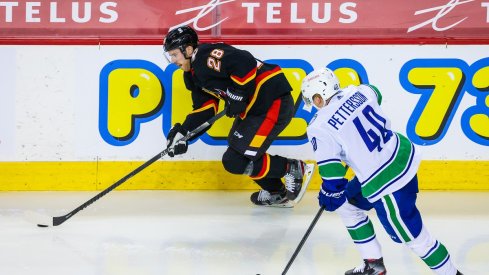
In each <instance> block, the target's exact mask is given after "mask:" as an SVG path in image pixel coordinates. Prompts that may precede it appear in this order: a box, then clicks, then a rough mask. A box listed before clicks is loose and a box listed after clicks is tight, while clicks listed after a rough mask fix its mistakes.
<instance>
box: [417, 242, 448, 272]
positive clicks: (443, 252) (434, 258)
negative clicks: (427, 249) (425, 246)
mask: <svg viewBox="0 0 489 275" xmlns="http://www.w3.org/2000/svg"><path fill="white" fill-rule="evenodd" d="M438 244H439V246H438V247H437V248H436V249H435V251H433V252H432V253H431V254H429V255H427V256H426V257H424V258H422V260H423V261H424V262H425V263H426V264H427V265H428V266H429V267H431V268H434V267H437V266H439V265H440V264H441V263H443V262H444V261H445V259H446V258H447V257H448V256H449V255H448V250H447V248H446V247H445V246H444V245H443V244H442V243H440V242H438Z"/></svg>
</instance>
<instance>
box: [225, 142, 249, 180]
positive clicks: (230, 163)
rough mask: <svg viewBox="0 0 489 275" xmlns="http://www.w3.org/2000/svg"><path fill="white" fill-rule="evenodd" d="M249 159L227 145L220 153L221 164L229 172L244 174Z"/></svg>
mask: <svg viewBox="0 0 489 275" xmlns="http://www.w3.org/2000/svg"><path fill="white" fill-rule="evenodd" d="M249 162H250V160H249V159H248V158H247V157H245V156H243V155H241V154H240V153H238V152H236V151H235V150H234V149H232V148H231V147H229V148H228V149H227V150H226V152H224V155H222V165H223V166H224V169H226V171H228V172H229V173H231V174H238V175H242V174H244V172H245V170H246V167H247V166H248V163H249Z"/></svg>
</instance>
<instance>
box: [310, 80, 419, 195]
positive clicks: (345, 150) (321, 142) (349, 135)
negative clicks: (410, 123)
mask: <svg viewBox="0 0 489 275" xmlns="http://www.w3.org/2000/svg"><path fill="white" fill-rule="evenodd" d="M381 101H382V96H381V94H380V92H379V91H378V90H377V88H375V87H374V86H371V85H359V86H349V87H347V88H345V89H343V91H342V92H340V93H339V94H337V95H335V96H334V97H333V98H332V99H331V101H330V102H329V104H328V105H327V106H326V107H324V108H321V109H320V110H318V112H317V113H316V115H315V116H314V117H313V119H312V120H311V122H310V123H309V126H308V129H307V135H308V138H309V141H310V142H311V144H312V147H313V150H314V153H315V156H316V160H317V163H318V167H319V174H320V175H321V177H322V178H323V181H337V180H338V179H341V178H343V177H344V176H345V169H344V168H343V167H342V166H340V165H341V162H342V161H343V162H345V163H346V164H347V165H348V166H350V168H351V169H352V170H353V171H354V172H355V175H356V176H357V178H358V180H359V181H360V183H361V184H362V195H363V196H364V197H365V198H367V199H368V200H369V201H370V202H374V201H376V200H378V199H380V198H381V197H383V196H385V195H386V194H390V193H392V192H394V191H396V190H399V189H400V188H402V187H403V186H404V185H406V184H407V183H408V182H409V181H410V180H411V179H412V178H413V177H414V176H415V175H416V173H417V170H418V166H419V163H420V161H421V156H420V153H418V151H419V150H416V148H415V146H414V144H413V143H412V142H411V141H410V140H409V139H407V138H406V137H405V136H403V135H401V134H399V133H396V132H393V131H391V129H390V120H389V119H388V118H386V116H385V115H384V113H383V111H382V109H381V108H380V103H381Z"/></svg>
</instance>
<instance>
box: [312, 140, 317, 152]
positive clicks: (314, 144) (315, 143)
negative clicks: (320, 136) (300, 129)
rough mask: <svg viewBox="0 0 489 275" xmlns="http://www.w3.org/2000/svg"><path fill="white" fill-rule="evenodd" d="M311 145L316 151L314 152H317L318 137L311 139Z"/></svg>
mask: <svg viewBox="0 0 489 275" xmlns="http://www.w3.org/2000/svg"><path fill="white" fill-rule="evenodd" d="M311 144H312V149H313V150H314V152H316V150H317V149H318V144H317V142H316V137H313V138H311Z"/></svg>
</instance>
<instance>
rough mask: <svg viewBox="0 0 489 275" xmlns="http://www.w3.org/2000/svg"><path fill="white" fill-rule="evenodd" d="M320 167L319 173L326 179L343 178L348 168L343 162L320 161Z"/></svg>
mask: <svg viewBox="0 0 489 275" xmlns="http://www.w3.org/2000/svg"><path fill="white" fill-rule="evenodd" d="M318 167H319V175H321V177H323V178H324V179H328V180H330V179H342V178H343V177H344V176H345V174H346V169H345V167H344V166H343V165H342V164H341V162H327V163H322V164H319V163H318Z"/></svg>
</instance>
